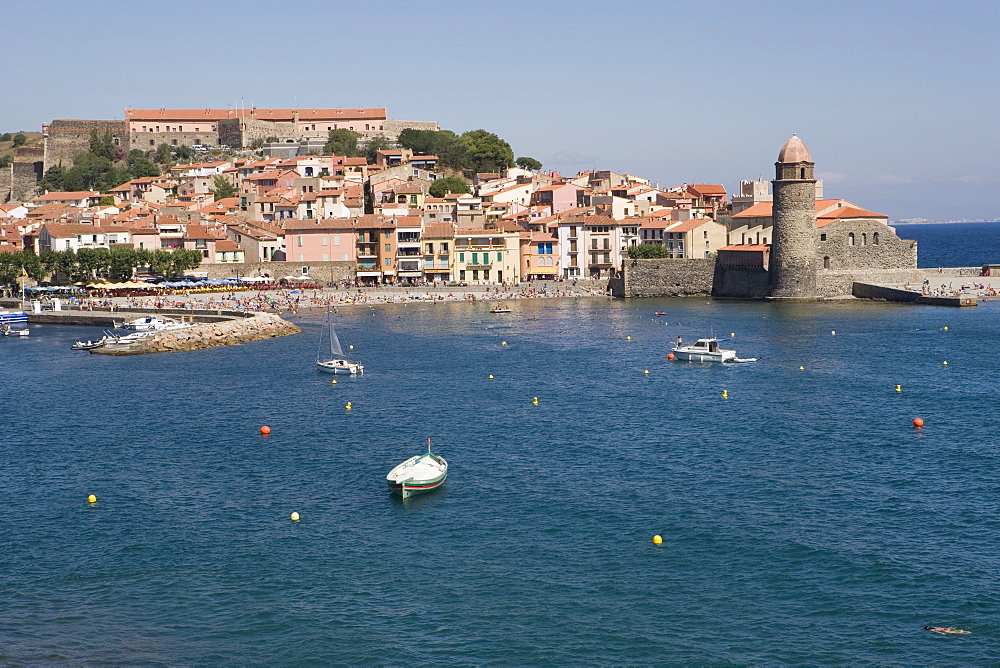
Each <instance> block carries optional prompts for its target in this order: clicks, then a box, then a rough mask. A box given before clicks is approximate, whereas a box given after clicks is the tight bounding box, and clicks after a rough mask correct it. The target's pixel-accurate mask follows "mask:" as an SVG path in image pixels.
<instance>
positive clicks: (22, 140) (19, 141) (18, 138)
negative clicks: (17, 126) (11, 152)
mask: <svg viewBox="0 0 1000 668" xmlns="http://www.w3.org/2000/svg"><path fill="white" fill-rule="evenodd" d="M11 141H13V142H14V146H24V145H25V144H27V143H28V138H27V137H25V136H24V134H22V133H20V132H18V133H17V134H16V135H14V136H13V137H12V138H11Z"/></svg>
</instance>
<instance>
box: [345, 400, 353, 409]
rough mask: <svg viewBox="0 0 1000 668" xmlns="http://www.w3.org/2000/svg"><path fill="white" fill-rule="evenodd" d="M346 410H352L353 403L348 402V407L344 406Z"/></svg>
mask: <svg viewBox="0 0 1000 668" xmlns="http://www.w3.org/2000/svg"><path fill="white" fill-rule="evenodd" d="M344 408H346V409H347V410H351V402H350V401H348V402H347V405H346V406H344Z"/></svg>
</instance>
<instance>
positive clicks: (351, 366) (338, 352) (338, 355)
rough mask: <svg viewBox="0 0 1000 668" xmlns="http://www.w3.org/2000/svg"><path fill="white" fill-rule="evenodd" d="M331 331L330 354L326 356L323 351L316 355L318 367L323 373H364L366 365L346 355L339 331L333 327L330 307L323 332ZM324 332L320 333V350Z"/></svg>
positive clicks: (353, 374)
mask: <svg viewBox="0 0 1000 668" xmlns="http://www.w3.org/2000/svg"><path fill="white" fill-rule="evenodd" d="M327 332H328V333H329V338H330V354H329V356H324V355H323V354H322V352H320V353H318V354H317V355H316V368H317V369H319V370H320V371H322V372H323V373H341V374H351V375H352V376H355V375H359V374H361V375H363V374H364V372H365V367H364V365H362V364H361V363H359V362H350V361H348V360H347V358H346V357H344V350H343V349H342V348H341V347H340V339H338V338H337V331H336V330H335V329H334V328H333V322H332V321H331V320H330V309H329V308H327V310H326V327H325V328H324V329H323V334H325V333H327ZM323 334H320V339H319V345H320V351H322V346H323V338H324V336H323Z"/></svg>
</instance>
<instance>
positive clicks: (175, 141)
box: [128, 130, 219, 152]
mask: <svg viewBox="0 0 1000 668" xmlns="http://www.w3.org/2000/svg"><path fill="white" fill-rule="evenodd" d="M160 144H166V145H167V146H195V145H197V144H204V145H206V146H218V144H219V133H218V132H212V131H210V130H206V131H205V132H133V133H132V134H131V135H130V136H129V145H128V148H129V150H130V151H131V150H133V149H137V150H140V151H143V152H145V151H155V150H156V147H157V146H159V145H160Z"/></svg>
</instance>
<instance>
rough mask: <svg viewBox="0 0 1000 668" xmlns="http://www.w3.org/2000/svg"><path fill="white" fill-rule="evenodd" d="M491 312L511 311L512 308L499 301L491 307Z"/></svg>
mask: <svg viewBox="0 0 1000 668" xmlns="http://www.w3.org/2000/svg"><path fill="white" fill-rule="evenodd" d="M490 313H510V309H509V308H507V306H506V304H504V303H503V302H497V305H496V306H494V307H493V308H491V309H490Z"/></svg>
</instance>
